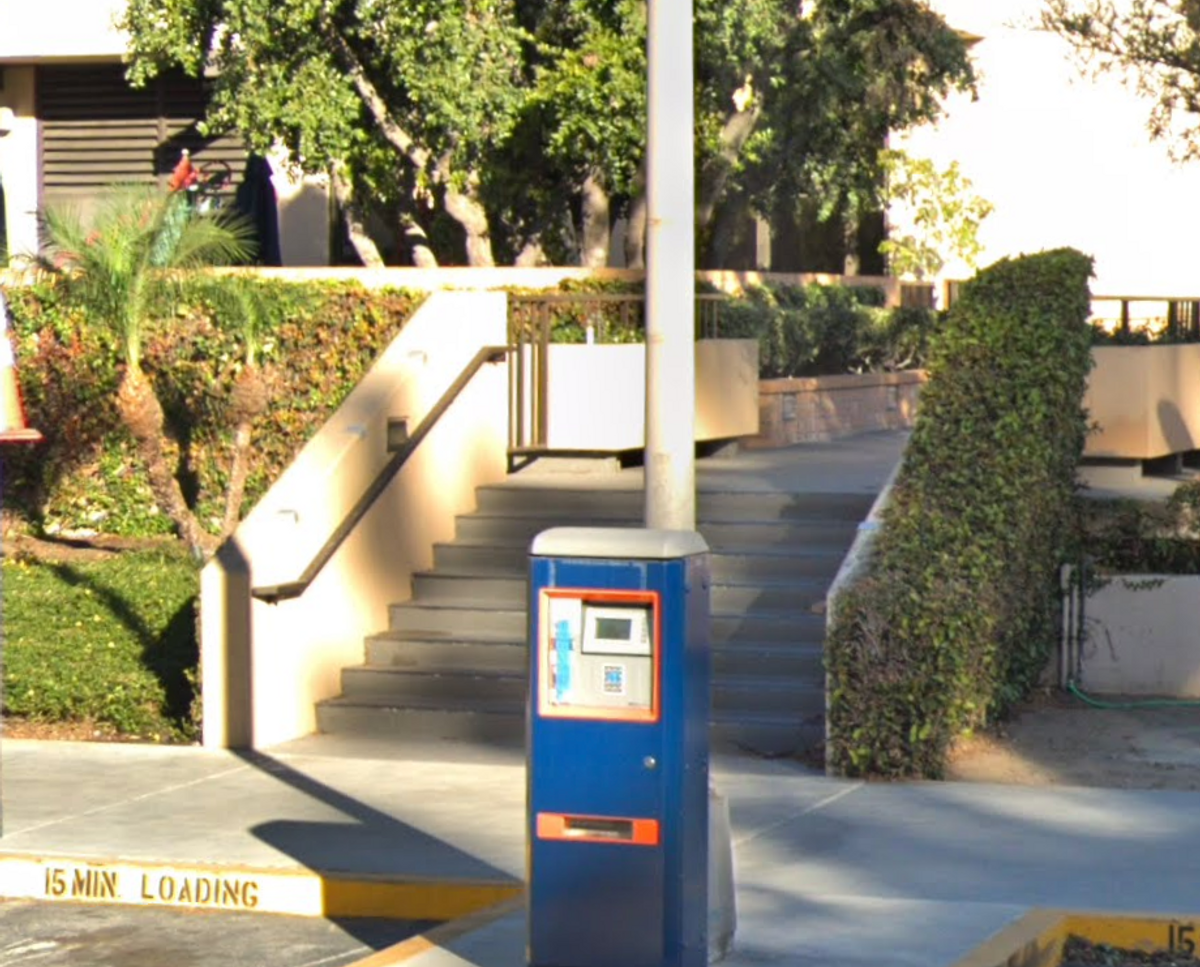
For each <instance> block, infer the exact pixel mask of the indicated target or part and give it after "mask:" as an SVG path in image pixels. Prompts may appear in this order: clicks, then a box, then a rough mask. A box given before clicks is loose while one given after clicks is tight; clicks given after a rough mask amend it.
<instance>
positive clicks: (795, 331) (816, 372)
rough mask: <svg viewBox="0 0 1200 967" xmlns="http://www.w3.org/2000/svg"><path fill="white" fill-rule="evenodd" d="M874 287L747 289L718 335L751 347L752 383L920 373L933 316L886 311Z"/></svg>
mask: <svg viewBox="0 0 1200 967" xmlns="http://www.w3.org/2000/svg"><path fill="white" fill-rule="evenodd" d="M883 298H884V293H883V291H882V290H881V289H877V288H862V287H857V286H855V287H851V286H840V285H804V286H799V285H778V284H767V285H761V286H751V287H749V288H747V289H746V293H745V296H744V297H743V298H739V299H731V300H730V301H729V302H727V303H723V304H722V305H721V309H720V320H721V321H720V332H721V335H723V336H729V337H733V336H741V337H748V338H753V339H757V340H758V342H759V357H758V364H759V376H760V377H762V378H763V379H776V378H780V377H788V376H831V375H837V374H840V373H854V372H866V371H880V370H885V371H893V370H900V369H913V368H916V367H919V366H923V365H924V364H925V361H926V356H927V350H928V341H929V337H930V335H931V334H932V333H933V331H934V330H935V329H936V326H937V318H938V317H937V314H936V313H934V312H931V311H929V310H926V309H887V308H884V307H883Z"/></svg>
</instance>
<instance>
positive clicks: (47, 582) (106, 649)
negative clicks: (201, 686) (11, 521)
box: [0, 544, 199, 742]
mask: <svg viewBox="0 0 1200 967" xmlns="http://www.w3.org/2000/svg"><path fill="white" fill-rule="evenodd" d="M0 579H2V582H3V583H2V585H0V587H2V590H3V608H4V610H3V647H4V651H3V662H4V712H5V714H6V715H7V716H17V717H20V718H24V719H27V720H30V721H32V722H42V723H67V722H93V723H96V724H97V725H99V726H101V727H102V728H103V729H104V730H105V731H107V732H110V733H113V732H115V733H116V734H119V735H121V736H124V737H128V738H137V739H142V740H146V741H152V742H185V741H190V740H192V739H194V738H195V737H196V733H197V722H198V716H197V715H196V712H195V710H196V709H197V708H198V703H197V702H195V701H194V699H195V685H194V683H195V682H196V681H197V675H196V665H197V646H196V617H195V601H196V594H197V589H198V586H199V573H198V571H197V568H196V565H195V564H194V563H193V562H192V560H191V559H190V558H189V557H188V555H187V553H186V552H185V551H184V550H183V549H182V547H181V546H180V547H178V548H177V547H175V546H174V545H173V544H172V545H164V546H163V547H161V548H156V549H152V550H127V551H122V552H120V553H105V554H95V555H92V556H89V557H70V558H66V559H62V560H43V559H38V558H35V557H32V556H29V555H26V554H23V553H20V552H18V553H16V554H14V555H11V556H6V557H5V559H4V561H3V567H2V569H0Z"/></svg>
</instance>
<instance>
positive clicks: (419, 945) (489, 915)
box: [347, 896, 525, 967]
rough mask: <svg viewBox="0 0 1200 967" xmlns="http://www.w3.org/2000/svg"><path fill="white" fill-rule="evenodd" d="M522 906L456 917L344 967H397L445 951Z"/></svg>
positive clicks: (509, 903)
mask: <svg viewBox="0 0 1200 967" xmlns="http://www.w3.org/2000/svg"><path fill="white" fill-rule="evenodd" d="M524 906H525V898H524V896H521V897H514V898H512V899H509V900H505V901H504V902H503V903H497V904H495V905H494V906H490V907H487V908H486V909H483V910H478V911H476V912H475V913H472V914H470V915H468V916H465V917H460V918H459V919H457V920H454V921H453V922H451V923H443V924H441V925H439V926H437V927H434V928H433V929H432V930H427V931H426V932H425V933H423V934H420V935H418V936H416V937H409V938H408V939H407V940H401V941H400V942H399V943H398V944H394V945H393V946H391V947H386V948H385V949H383V950H377V951H376V952H375V953H373V954H370V955H369V956H367V957H364V958H363V959H362V960H356V961H354V962H353V963H351V964H348V965H347V967H399V965H400V964H404V963H407V962H409V961H411V960H414V959H415V958H417V957H420V956H421V955H422V954H426V953H429V952H430V951H433V950H441V949H444V948H446V947H449V946H450V945H451V944H452V943H454V942H455V941H456V940H459V939H461V938H462V937H465V936H466V935H467V934H470V933H473V932H475V931H476V930H481V929H483V928H484V927H486V926H488V925H489V924H491V923H494V922H495V921H496V920H499V919H501V918H502V917H507V916H510V915H511V914H514V913H517V912H518V911H520V910H522V909H523V908H524Z"/></svg>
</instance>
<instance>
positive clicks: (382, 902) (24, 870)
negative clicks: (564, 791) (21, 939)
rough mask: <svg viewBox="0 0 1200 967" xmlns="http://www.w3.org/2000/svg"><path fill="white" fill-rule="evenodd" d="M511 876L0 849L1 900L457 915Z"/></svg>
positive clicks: (504, 889)
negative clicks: (454, 876)
mask: <svg viewBox="0 0 1200 967" xmlns="http://www.w3.org/2000/svg"><path fill="white" fill-rule="evenodd" d="M523 891H524V887H523V885H522V884H520V883H517V882H514V881H507V882H505V881H469V880H468V881H463V880H457V881H456V880H434V879H429V880H423V879H416V878H412V877H407V878H398V877H388V876H354V875H352V874H337V873H319V872H315V871H310V870H278V869H249V868H240V867H230V866H215V865H202V864H167V863H136V862H126V861H114V862H106V861H103V860H96V859H91V858H88V859H77V858H72V857H56V856H47V857H34V856H12V855H7V856H5V855H0V898H4V899H32V900H44V901H50V902H65V903H118V904H129V905H134V906H156V907H177V908H184V909H197V910H243V911H253V912H256V913H278V914H288V915H291V916H299V917H383V918H390V919H396V920H454V919H457V918H459V917H462V916H464V915H466V914H470V913H474V912H475V911H477V910H481V909H483V908H486V907H490V906H493V905H495V904H496V903H499V902H501V901H503V900H507V899H510V898H512V897H515V896H518V895H520V894H522V892H523Z"/></svg>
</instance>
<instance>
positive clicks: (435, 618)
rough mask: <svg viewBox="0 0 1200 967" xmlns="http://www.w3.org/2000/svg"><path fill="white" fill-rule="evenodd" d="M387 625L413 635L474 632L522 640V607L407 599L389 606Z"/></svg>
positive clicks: (469, 634)
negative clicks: (425, 602) (436, 602)
mask: <svg viewBox="0 0 1200 967" xmlns="http://www.w3.org/2000/svg"><path fill="white" fill-rule="evenodd" d="M388 627H389V629H390V630H392V631H400V632H405V633H407V634H408V635H409V636H410V637H413V638H429V639H431V640H437V639H442V640H461V639H463V638H473V637H474V636H475V635H477V634H487V635H490V636H492V637H500V638H509V639H512V640H514V641H523V640H525V635H526V627H525V608H524V607H523V606H520V605H517V606H513V605H495V606H492V607H488V606H487V605H486V603H485V604H481V605H478V606H473V605H462V604H445V603H438V604H424V603H422V602H420V601H406V602H404V603H403V604H393V605H392V606H391V607H390V608H388Z"/></svg>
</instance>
